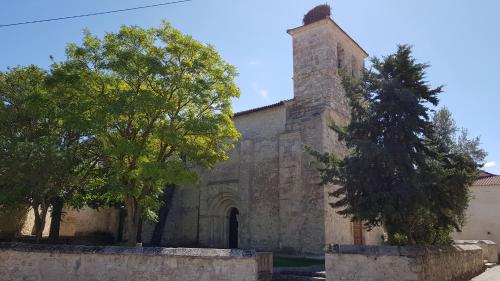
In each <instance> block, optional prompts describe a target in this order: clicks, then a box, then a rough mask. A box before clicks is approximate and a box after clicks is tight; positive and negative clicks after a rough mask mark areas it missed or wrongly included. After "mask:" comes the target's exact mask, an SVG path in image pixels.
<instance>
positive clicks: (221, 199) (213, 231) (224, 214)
mask: <svg viewBox="0 0 500 281" xmlns="http://www.w3.org/2000/svg"><path fill="white" fill-rule="evenodd" d="M209 202H210V203H209V206H208V213H209V217H210V222H209V225H208V227H209V233H210V245H211V246H212V247H217V248H228V247H229V222H230V215H231V211H232V210H233V209H236V210H238V213H239V214H241V208H240V206H241V204H240V199H239V196H238V195H236V194H234V193H233V192H228V191H225V192H220V193H218V194H216V195H214V196H212V197H211V198H210V200H209Z"/></svg>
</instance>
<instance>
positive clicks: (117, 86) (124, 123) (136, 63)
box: [64, 23, 239, 245]
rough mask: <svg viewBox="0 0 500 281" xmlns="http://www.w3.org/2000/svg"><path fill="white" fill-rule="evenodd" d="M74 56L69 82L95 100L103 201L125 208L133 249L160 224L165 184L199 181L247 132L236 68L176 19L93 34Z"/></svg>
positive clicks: (73, 49) (70, 50)
mask: <svg viewBox="0 0 500 281" xmlns="http://www.w3.org/2000/svg"><path fill="white" fill-rule="evenodd" d="M67 54H68V59H67V61H66V62H65V63H64V64H65V67H67V68H68V69H72V71H68V72H67V80H68V81H72V83H73V84H74V85H76V86H75V88H78V89H79V91H80V92H85V93H87V94H88V95H89V96H91V97H92V99H93V100H94V103H93V106H92V107H91V108H89V112H90V116H92V118H93V119H92V120H93V121H92V122H93V123H94V124H98V126H97V127H99V130H98V132H97V133H96V138H97V140H98V142H99V145H100V147H101V149H102V156H103V159H104V161H103V164H102V165H103V166H104V167H107V176H106V177H105V178H104V181H103V185H102V186H103V187H104V188H105V190H106V191H105V192H104V194H103V196H104V198H107V199H110V200H115V201H120V202H123V203H124V205H125V206H126V209H127V226H128V231H127V233H128V243H129V244H130V245H135V243H136V241H137V234H138V231H140V229H139V222H140V220H141V219H153V220H154V219H156V216H157V215H156V214H157V211H158V209H159V207H160V205H161V201H162V200H161V198H160V197H161V195H162V193H163V190H164V187H165V186H166V185H174V184H175V185H178V186H183V185H189V184H194V183H196V182H197V179H198V176H197V173H196V168H197V167H211V166H212V165H214V164H215V163H216V162H218V161H220V160H224V159H226V158H227V151H228V149H230V148H231V147H233V140H235V139H237V138H238V136H239V134H238V132H237V131H236V129H235V127H234V125H233V122H232V119H231V117H232V110H231V99H232V98H235V97H238V96H239V90H238V88H237V87H236V85H235V83H234V81H233V79H234V77H235V76H236V71H235V69H234V68H233V67H232V66H231V65H229V64H227V63H226V62H225V61H223V60H222V59H221V57H220V56H219V54H218V53H217V52H216V50H215V49H214V48H213V47H212V46H207V45H204V44H202V43H199V42H197V41H196V40H194V39H192V38H191V37H190V36H187V35H184V34H182V33H181V32H179V31H178V30H176V29H174V28H172V26H171V25H169V24H168V23H164V24H163V25H162V26H160V27H159V28H150V29H143V28H139V27H134V26H132V27H129V26H123V27H122V28H121V29H120V31H119V32H118V33H108V34H106V36H105V37H104V38H103V39H99V38H98V37H96V36H93V35H92V34H90V33H89V32H86V34H85V37H84V40H83V44H82V45H81V46H77V45H75V44H72V45H70V46H69V47H68V50H67Z"/></svg>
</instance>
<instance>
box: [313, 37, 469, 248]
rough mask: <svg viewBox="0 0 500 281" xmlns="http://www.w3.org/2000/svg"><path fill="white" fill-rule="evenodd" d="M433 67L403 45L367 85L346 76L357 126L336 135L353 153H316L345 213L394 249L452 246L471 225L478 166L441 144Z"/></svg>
mask: <svg viewBox="0 0 500 281" xmlns="http://www.w3.org/2000/svg"><path fill="white" fill-rule="evenodd" d="M427 67H428V65H426V64H421V63H417V62H416V61H415V59H414V58H413V57H412V55H411V48H410V47H408V46H406V45H403V46H399V47H398V50H397V52H396V53H395V54H393V55H389V56H387V57H384V58H383V59H378V58H374V59H372V68H371V69H370V70H366V71H365V73H364V75H363V77H362V78H361V80H360V81H355V80H353V79H352V78H349V77H346V78H345V79H344V86H345V89H346V93H347V96H348V97H349V99H350V104H351V108H352V110H351V122H350V124H349V125H348V126H347V127H346V128H341V127H338V126H336V125H335V124H334V125H333V126H332V128H333V129H334V130H335V131H336V132H337V133H338V134H339V137H340V139H341V140H342V141H344V142H345V144H346V145H347V147H348V148H349V149H350V154H349V155H348V156H347V157H345V158H344V159H340V158H339V157H337V156H336V155H335V154H329V153H325V154H321V153H317V152H312V153H313V155H315V156H316V157H317V159H318V160H319V162H321V163H323V164H324V165H323V166H322V168H320V172H321V176H322V181H323V183H324V184H336V185H339V186H340V188H338V189H336V190H335V191H334V192H333V193H332V196H334V197H336V198H337V199H336V200H335V202H334V203H332V206H333V207H335V208H339V209H340V210H339V211H338V213H339V214H342V215H345V216H349V217H351V218H353V219H359V220H362V221H363V222H364V223H365V226H366V227H368V228H373V227H376V226H383V227H384V228H385V230H386V231H387V233H388V240H389V243H391V244H398V245H416V244H444V243H448V242H449V240H450V239H449V233H450V232H451V231H452V230H453V229H457V230H458V229H460V227H461V225H462V224H463V220H464V211H465V209H466V207H467V203H468V186H469V185H470V184H471V183H472V181H473V180H474V178H475V176H476V171H477V167H478V164H477V163H476V162H475V161H474V160H473V159H472V158H471V157H470V156H469V155H468V154H466V153H462V152H460V151H455V150H452V149H450V147H449V146H448V145H447V144H446V143H445V142H444V141H443V139H442V138H438V137H436V134H435V130H434V125H433V123H432V122H431V120H430V112H431V109H430V108H429V107H428V106H429V105H434V106H435V105H437V104H438V97H437V96H438V94H439V93H441V91H442V87H437V88H431V87H430V86H429V85H428V83H427V82H426V81H425V70H426V68H427Z"/></svg>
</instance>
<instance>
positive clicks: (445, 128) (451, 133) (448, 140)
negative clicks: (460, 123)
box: [432, 107, 488, 164]
mask: <svg viewBox="0 0 500 281" xmlns="http://www.w3.org/2000/svg"><path fill="white" fill-rule="evenodd" d="M432 122H433V125H434V128H435V132H436V137H438V138H440V139H441V141H442V142H443V143H445V144H446V145H447V146H448V148H449V149H450V150H451V151H453V152H456V153H464V154H467V155H469V157H470V158H472V159H473V160H474V161H475V162H476V163H478V164H483V163H484V161H485V158H486V156H487V155H488V154H487V153H486V151H485V150H484V149H482V148H481V138H480V137H479V136H477V137H473V138H470V137H469V132H468V130H467V129H464V128H461V129H459V128H458V127H457V125H456V123H455V120H453V116H452V114H451V112H450V110H448V108H446V107H443V108H441V109H439V110H438V111H436V113H435V114H434V116H433V118H432Z"/></svg>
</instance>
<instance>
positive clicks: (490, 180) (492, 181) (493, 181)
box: [472, 171, 500, 186]
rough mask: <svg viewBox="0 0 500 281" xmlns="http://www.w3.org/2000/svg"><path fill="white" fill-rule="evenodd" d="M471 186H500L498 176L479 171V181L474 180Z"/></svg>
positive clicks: (499, 177)
mask: <svg viewBox="0 0 500 281" xmlns="http://www.w3.org/2000/svg"><path fill="white" fill-rule="evenodd" d="M472 185H473V186H491V185H500V176H497V175H494V174H491V173H488V172H484V171H481V175H480V176H479V179H478V180H476V181H475V182H474V183H473V184H472Z"/></svg>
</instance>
